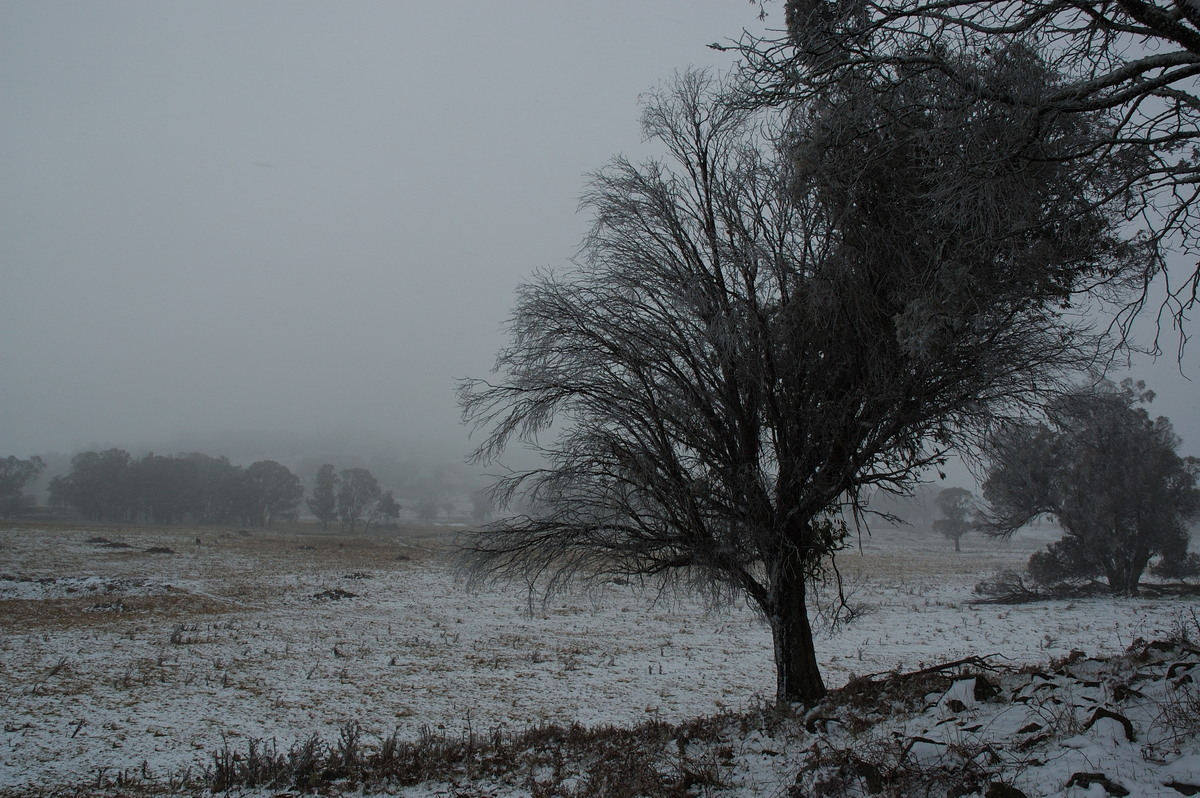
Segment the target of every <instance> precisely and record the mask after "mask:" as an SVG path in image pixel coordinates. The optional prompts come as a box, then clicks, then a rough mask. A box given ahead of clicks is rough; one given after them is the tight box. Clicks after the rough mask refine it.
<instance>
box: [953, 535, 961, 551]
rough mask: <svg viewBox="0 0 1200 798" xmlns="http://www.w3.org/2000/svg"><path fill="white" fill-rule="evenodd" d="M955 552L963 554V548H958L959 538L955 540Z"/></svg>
mask: <svg viewBox="0 0 1200 798" xmlns="http://www.w3.org/2000/svg"><path fill="white" fill-rule="evenodd" d="M954 550H955V551H958V552H961V551H962V549H961V548H959V546H958V538H955V539H954Z"/></svg>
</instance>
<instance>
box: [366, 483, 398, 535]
mask: <svg viewBox="0 0 1200 798" xmlns="http://www.w3.org/2000/svg"><path fill="white" fill-rule="evenodd" d="M401 509H403V508H401V507H400V504H399V503H398V502H397V501H396V497H395V496H393V495H392V492H391V491H390V490H389V491H384V493H383V495H382V496H380V497H379V499H378V501H376V502H375V504H374V505H372V507H371V509H370V511H369V512H368V513H367V523H366V525H365V526H364V527H363V532H364V533H365V532H367V531H368V530H369V529H370V528H371V524H374V523H383V524H394V523H395V522H396V519H397V518H399V517H400V510H401Z"/></svg>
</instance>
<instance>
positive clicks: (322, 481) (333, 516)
mask: <svg viewBox="0 0 1200 798" xmlns="http://www.w3.org/2000/svg"><path fill="white" fill-rule="evenodd" d="M306 504H307V506H308V511H309V512H310V513H312V514H313V515H314V516H316V518H317V520H318V521H320V522H321V529H329V522H330V521H336V520H337V517H338V477H337V474H335V473H334V471H333V465H332V464H330V463H326V464H325V465H323V466H321V468H320V470H318V471H317V479H316V483H315V484H314V485H313V488H312V491H311V492H310V493H309V497H308V501H307V502H306Z"/></svg>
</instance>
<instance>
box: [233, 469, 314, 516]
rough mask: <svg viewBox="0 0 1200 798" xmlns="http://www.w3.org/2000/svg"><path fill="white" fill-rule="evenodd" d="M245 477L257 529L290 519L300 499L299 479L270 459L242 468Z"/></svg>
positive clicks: (302, 490) (302, 495)
mask: <svg viewBox="0 0 1200 798" xmlns="http://www.w3.org/2000/svg"><path fill="white" fill-rule="evenodd" d="M246 478H247V479H248V480H249V482H250V484H251V485H252V486H253V496H254V506H255V523H256V524H257V525H258V526H270V525H271V522H272V521H274V520H276V519H278V518H283V517H286V516H290V515H291V514H292V513H294V512H295V510H296V507H297V506H298V505H299V504H300V500H301V499H302V498H303V497H304V488H303V486H301V484H300V478H299V477H297V476H296V475H295V474H293V473H292V472H291V470H290V469H288V467H287V466H285V465H282V464H280V463H277V462H275V461H274V460H259V461H258V462H256V463H252V464H251V465H250V467H249V468H247V469H246Z"/></svg>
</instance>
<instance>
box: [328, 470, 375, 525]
mask: <svg viewBox="0 0 1200 798" xmlns="http://www.w3.org/2000/svg"><path fill="white" fill-rule="evenodd" d="M379 495H380V490H379V483H378V482H376V481H375V477H374V476H373V475H372V474H371V472H370V471H368V470H367V469H365V468H347V469H346V470H345V471H343V472H342V473H341V474H339V482H338V492H337V515H338V518H339V519H340V520H341V522H342V529H343V530H345V529H347V528H348V529H349V531H350V533H351V534H353V533H354V528H355V526H356V525H357V524H358V522H359V520H360V519H362V517H363V516H364V515H365V514H366V512H367V510H368V509H369V508H370V507H371V505H372V504H374V503H375V502H376V501H377V500H378V499H379Z"/></svg>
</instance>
